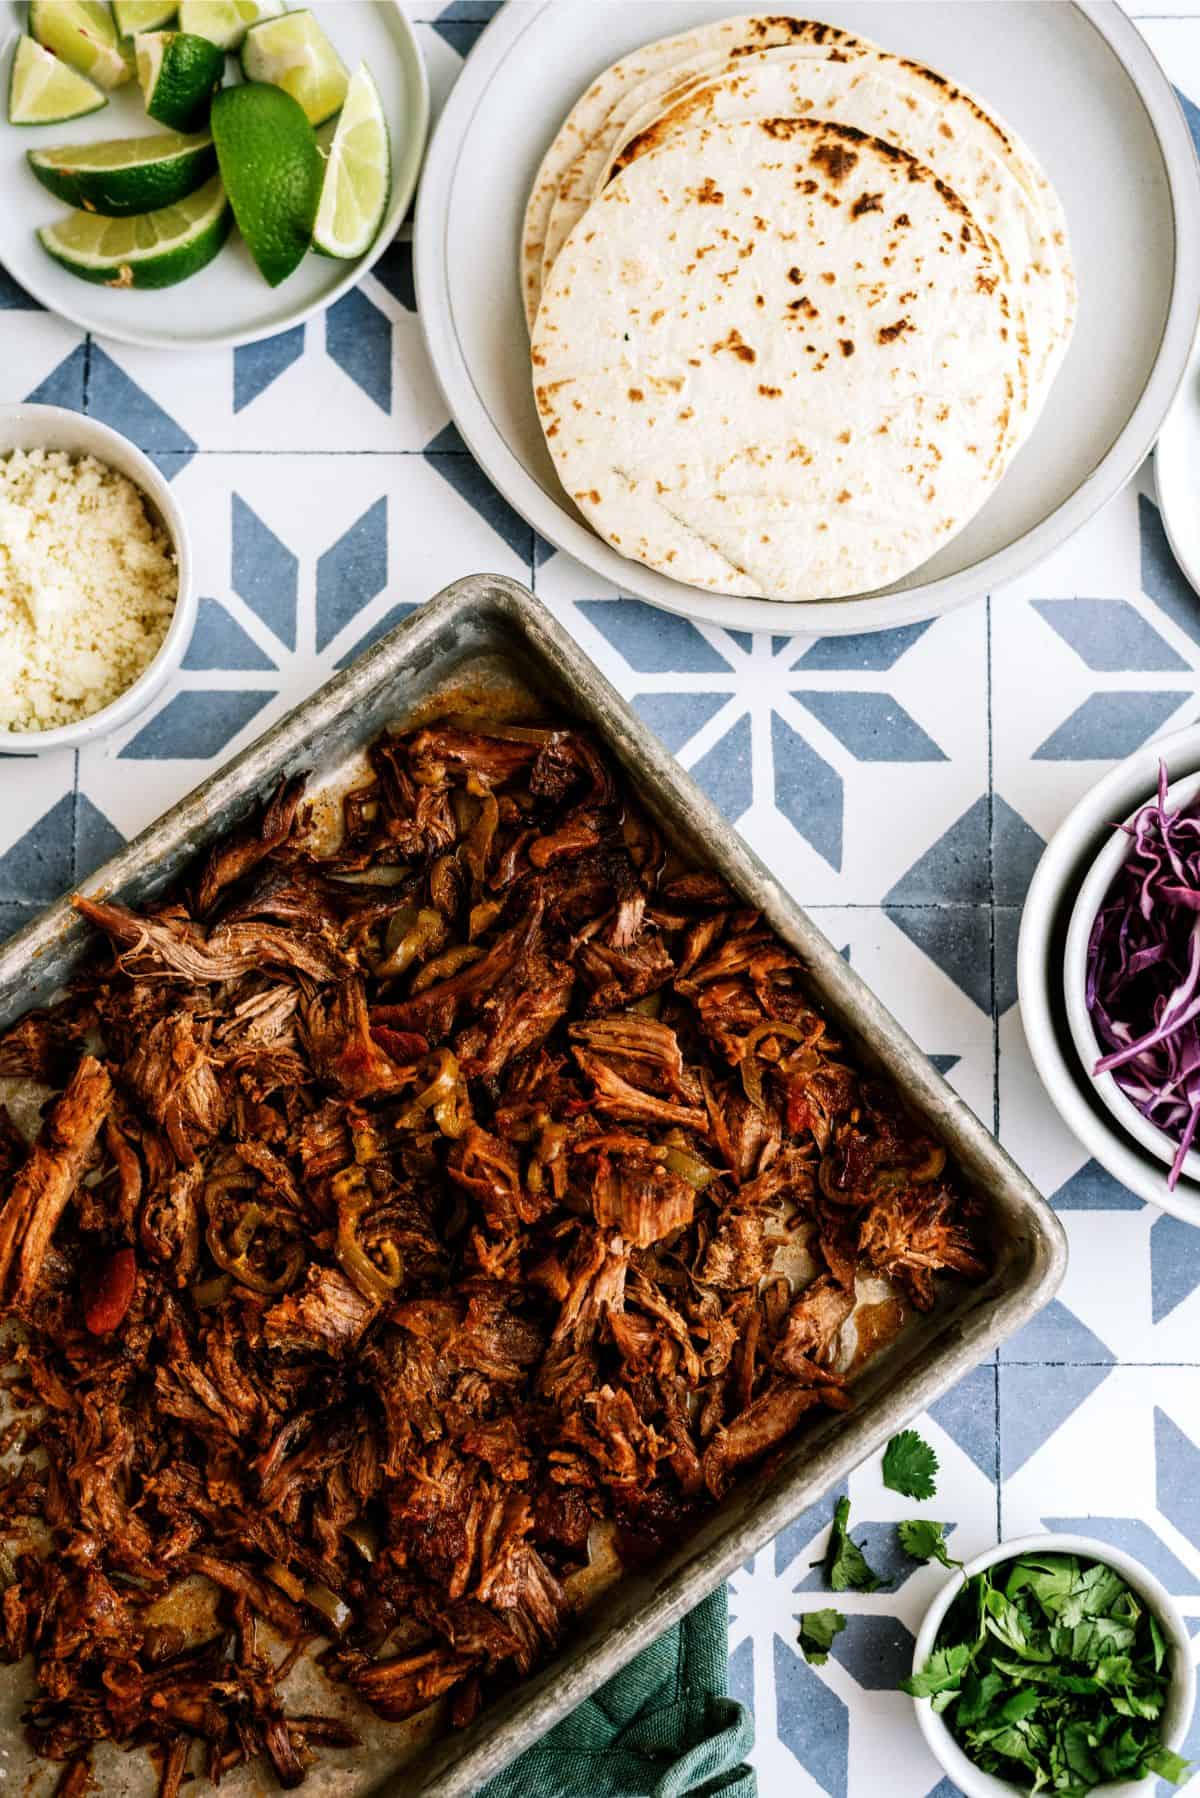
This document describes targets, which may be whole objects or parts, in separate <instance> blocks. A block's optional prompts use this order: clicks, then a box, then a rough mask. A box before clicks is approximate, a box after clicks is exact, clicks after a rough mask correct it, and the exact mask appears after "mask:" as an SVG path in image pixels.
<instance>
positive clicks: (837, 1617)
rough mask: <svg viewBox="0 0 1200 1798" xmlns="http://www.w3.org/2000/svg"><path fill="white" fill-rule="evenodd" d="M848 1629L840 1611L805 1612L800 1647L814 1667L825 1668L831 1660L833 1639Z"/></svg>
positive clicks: (802, 1619) (802, 1620) (801, 1625)
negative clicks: (830, 1651) (830, 1653)
mask: <svg viewBox="0 0 1200 1798" xmlns="http://www.w3.org/2000/svg"><path fill="white" fill-rule="evenodd" d="M845 1627H846V1619H845V1618H844V1617H843V1616H842V1613H841V1612H840V1611H834V1610H826V1611H805V1613H804V1615H803V1617H801V1619H800V1646H801V1648H802V1649H803V1651H804V1658H805V1660H806V1661H807V1662H808V1663H809V1665H810V1666H812V1667H823V1666H824V1665H825V1663H826V1661H827V1660H828V1659H829V1650H830V1647H831V1646H832V1643H833V1638H834V1637H835V1636H837V1635H840V1634H841V1632H842V1631H843V1630H844V1629H845Z"/></svg>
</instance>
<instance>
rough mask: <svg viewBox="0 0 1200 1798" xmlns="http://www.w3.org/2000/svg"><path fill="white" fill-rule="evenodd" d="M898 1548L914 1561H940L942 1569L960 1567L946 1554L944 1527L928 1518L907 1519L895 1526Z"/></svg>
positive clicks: (960, 1563) (959, 1563)
mask: <svg viewBox="0 0 1200 1798" xmlns="http://www.w3.org/2000/svg"><path fill="white" fill-rule="evenodd" d="M896 1530H897V1533H898V1534H899V1537H900V1546H901V1548H902V1549H903V1550H904V1552H905V1554H906V1555H911V1556H912V1558H913V1560H914V1561H940V1562H941V1563H942V1566H943V1567H961V1566H962V1562H961V1561H956V1560H955V1559H954V1557H953V1555H950V1554H947V1552H946V1526H945V1524H944V1523H934V1522H933V1521H932V1519H931V1518H928V1517H909V1518H906V1519H905V1521H904V1522H903V1523H898V1524H897V1525H896Z"/></svg>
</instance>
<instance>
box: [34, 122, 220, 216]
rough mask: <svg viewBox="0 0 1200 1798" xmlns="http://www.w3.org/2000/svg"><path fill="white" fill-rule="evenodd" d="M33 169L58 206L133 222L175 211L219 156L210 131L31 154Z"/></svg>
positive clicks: (70, 146)
mask: <svg viewBox="0 0 1200 1798" xmlns="http://www.w3.org/2000/svg"><path fill="white" fill-rule="evenodd" d="M27 160H28V162H29V166H30V168H31V169H32V170H33V172H34V174H35V175H36V176H37V178H38V180H39V181H40V182H41V184H42V186H43V187H48V188H49V190H50V192H51V193H52V194H53V195H54V197H55V199H56V200H62V201H64V202H65V203H66V204H67V205H68V206H78V207H80V208H82V210H83V211H85V212H103V213H104V214H105V216H106V217H108V218H128V217H129V216H130V215H131V214H133V213H135V212H154V211H156V210H157V209H158V208H159V207H160V206H173V205H174V204H175V203H176V201H178V200H184V199H186V198H187V196H188V194H191V193H195V191H196V189H197V188H198V187H201V186H203V184H204V182H206V181H207V180H208V179H209V177H210V176H211V175H214V174H215V173H216V168H217V153H216V151H215V150H214V149H213V141H212V138H211V137H210V136H209V135H208V133H207V131H205V132H202V133H200V134H199V135H198V136H196V137H182V136H180V134H179V133H178V132H175V131H166V132H164V133H163V134H162V136H161V137H121V138H114V139H112V140H110V141H109V142H107V143H103V144H63V145H61V146H60V147H59V148H57V149H54V150H30V152H29V155H28V158H27Z"/></svg>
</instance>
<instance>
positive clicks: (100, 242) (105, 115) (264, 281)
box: [0, 0, 429, 349]
mask: <svg viewBox="0 0 1200 1798" xmlns="http://www.w3.org/2000/svg"><path fill="white" fill-rule="evenodd" d="M428 123H429V88H428V82H427V79H426V74H425V66H424V63H423V61H422V58H421V52H420V50H419V48H418V46H417V42H416V39H415V37H414V35H413V31H412V27H411V25H410V24H409V22H408V19H407V18H406V16H405V14H404V12H403V10H402V8H401V7H400V5H398V4H396V3H395V0H331V3H329V4H325V5H314V6H310V7H300V6H297V5H285V3H284V0H112V4H111V5H110V4H108V0H20V3H19V4H16V3H14V0H0V191H3V193H4V205H3V207H0V264H2V265H3V267H4V268H5V269H6V270H7V272H8V273H9V274H10V275H11V276H12V278H13V280H14V281H16V282H18V283H19V284H20V285H21V286H22V287H23V288H25V290H26V291H27V292H28V293H30V294H31V295H32V296H33V297H34V298H35V299H36V300H40V301H41V303H42V305H44V306H46V307H48V308H49V309H50V310H51V311H52V312H57V313H58V314H60V315H61V316H62V317H63V318H66V319H69V320H71V321H72V323H74V324H77V325H81V326H83V327H84V328H85V329H86V330H89V331H95V332H96V333H97V334H98V335H100V336H103V337H109V338H114V339H116V340H117V341H118V342H121V343H131V344H137V345H140V346H142V347H145V348H162V349H186V348H189V347H192V348H207V349H212V348H216V347H218V346H220V345H226V346H229V345H235V344H243V343H253V342H254V341H255V340H256V339H258V338H261V337H269V336H272V335H273V334H274V333H275V332H277V331H283V330H286V329H287V328H288V327H289V326H291V325H296V324H299V323H300V322H301V321H302V320H303V319H305V318H307V317H309V316H310V315H311V314H312V313H314V312H317V311H320V310H322V309H323V308H324V307H326V306H328V305H330V304H331V303H332V302H333V301H334V300H336V299H337V298H338V297H339V295H341V294H343V293H344V292H345V291H346V290H347V288H349V287H351V286H353V285H354V283H355V282H356V281H358V280H359V278H360V277H361V276H362V275H363V274H364V273H365V272H366V270H367V269H369V268H370V267H371V265H372V263H373V262H374V261H375V260H376V259H377V258H378V257H379V256H380V255H382V253H383V251H384V250H385V249H386V247H387V245H388V244H389V243H390V241H391V240H392V238H393V237H394V236H395V233H396V231H397V229H398V227H399V225H400V223H401V221H402V220H403V218H404V216H405V214H406V212H407V211H408V207H409V204H410V202H411V200H412V195H413V190H414V188H415V186H416V181H417V174H418V171H419V169H420V166H421V156H422V153H423V151H424V148H425V137H426V132H427V130H428Z"/></svg>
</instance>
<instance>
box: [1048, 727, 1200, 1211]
mask: <svg viewBox="0 0 1200 1798" xmlns="http://www.w3.org/2000/svg"><path fill="white" fill-rule="evenodd" d="M1065 972H1066V980H1065V986H1066V1001H1067V1016H1068V1019H1069V1022H1070V1027H1071V1035H1072V1038H1073V1040H1074V1043H1075V1048H1076V1050H1077V1051H1078V1054H1079V1056H1080V1059H1081V1060H1082V1062H1083V1064H1084V1066H1085V1068H1086V1069H1087V1072H1088V1073H1089V1074H1090V1075H1091V1077H1092V1081H1093V1084H1094V1086H1095V1090H1096V1092H1097V1094H1098V1095H1099V1097H1100V1098H1101V1099H1102V1100H1103V1102H1104V1104H1105V1105H1106V1106H1107V1107H1108V1109H1109V1111H1110V1112H1111V1113H1112V1114H1113V1116H1114V1117H1115V1118H1116V1119H1117V1121H1118V1122H1119V1123H1120V1124H1121V1126H1122V1127H1123V1128H1124V1129H1125V1130H1127V1131H1128V1132H1129V1134H1130V1135H1131V1136H1133V1137H1135V1138H1136V1140H1137V1141H1138V1142H1139V1143H1141V1144H1142V1145H1143V1146H1144V1147H1145V1148H1147V1149H1148V1150H1149V1151H1150V1152H1151V1154H1153V1155H1155V1156H1156V1157H1157V1158H1158V1159H1159V1160H1160V1161H1163V1162H1166V1163H1168V1164H1169V1167H1170V1172H1169V1174H1168V1176H1167V1185H1168V1187H1169V1188H1171V1189H1172V1190H1173V1189H1174V1187H1175V1185H1176V1183H1177V1182H1178V1181H1179V1179H1180V1177H1181V1176H1186V1177H1187V1178H1188V1179H1189V1180H1200V773H1197V774H1192V775H1189V776H1187V778H1186V779H1183V780H1179V781H1176V782H1175V783H1174V785H1171V786H1168V784H1167V770H1166V767H1165V765H1164V764H1163V763H1161V762H1160V764H1159V776H1158V790H1157V792H1156V793H1155V794H1154V796H1153V797H1152V798H1150V799H1148V800H1147V801H1146V803H1145V804H1144V805H1142V806H1140V807H1139V809H1138V810H1137V811H1136V812H1134V813H1133V814H1132V816H1130V817H1129V818H1127V819H1126V820H1125V822H1124V823H1123V824H1121V825H1119V826H1118V827H1117V828H1116V830H1115V831H1114V834H1113V837H1112V840H1111V841H1110V842H1109V843H1107V844H1106V845H1105V847H1104V849H1103V850H1102V851H1101V853H1100V855H1098V856H1097V858H1096V860H1095V862H1094V863H1093V865H1092V868H1091V870H1090V872H1089V874H1088V876H1087V878H1086V880H1085V881H1084V883H1083V885H1082V886H1081V887H1080V889H1079V896H1078V898H1077V899H1076V901H1075V907H1074V910H1073V911H1072V914H1071V922H1070V927H1069V930H1068V933H1067V945H1066V970H1065Z"/></svg>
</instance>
